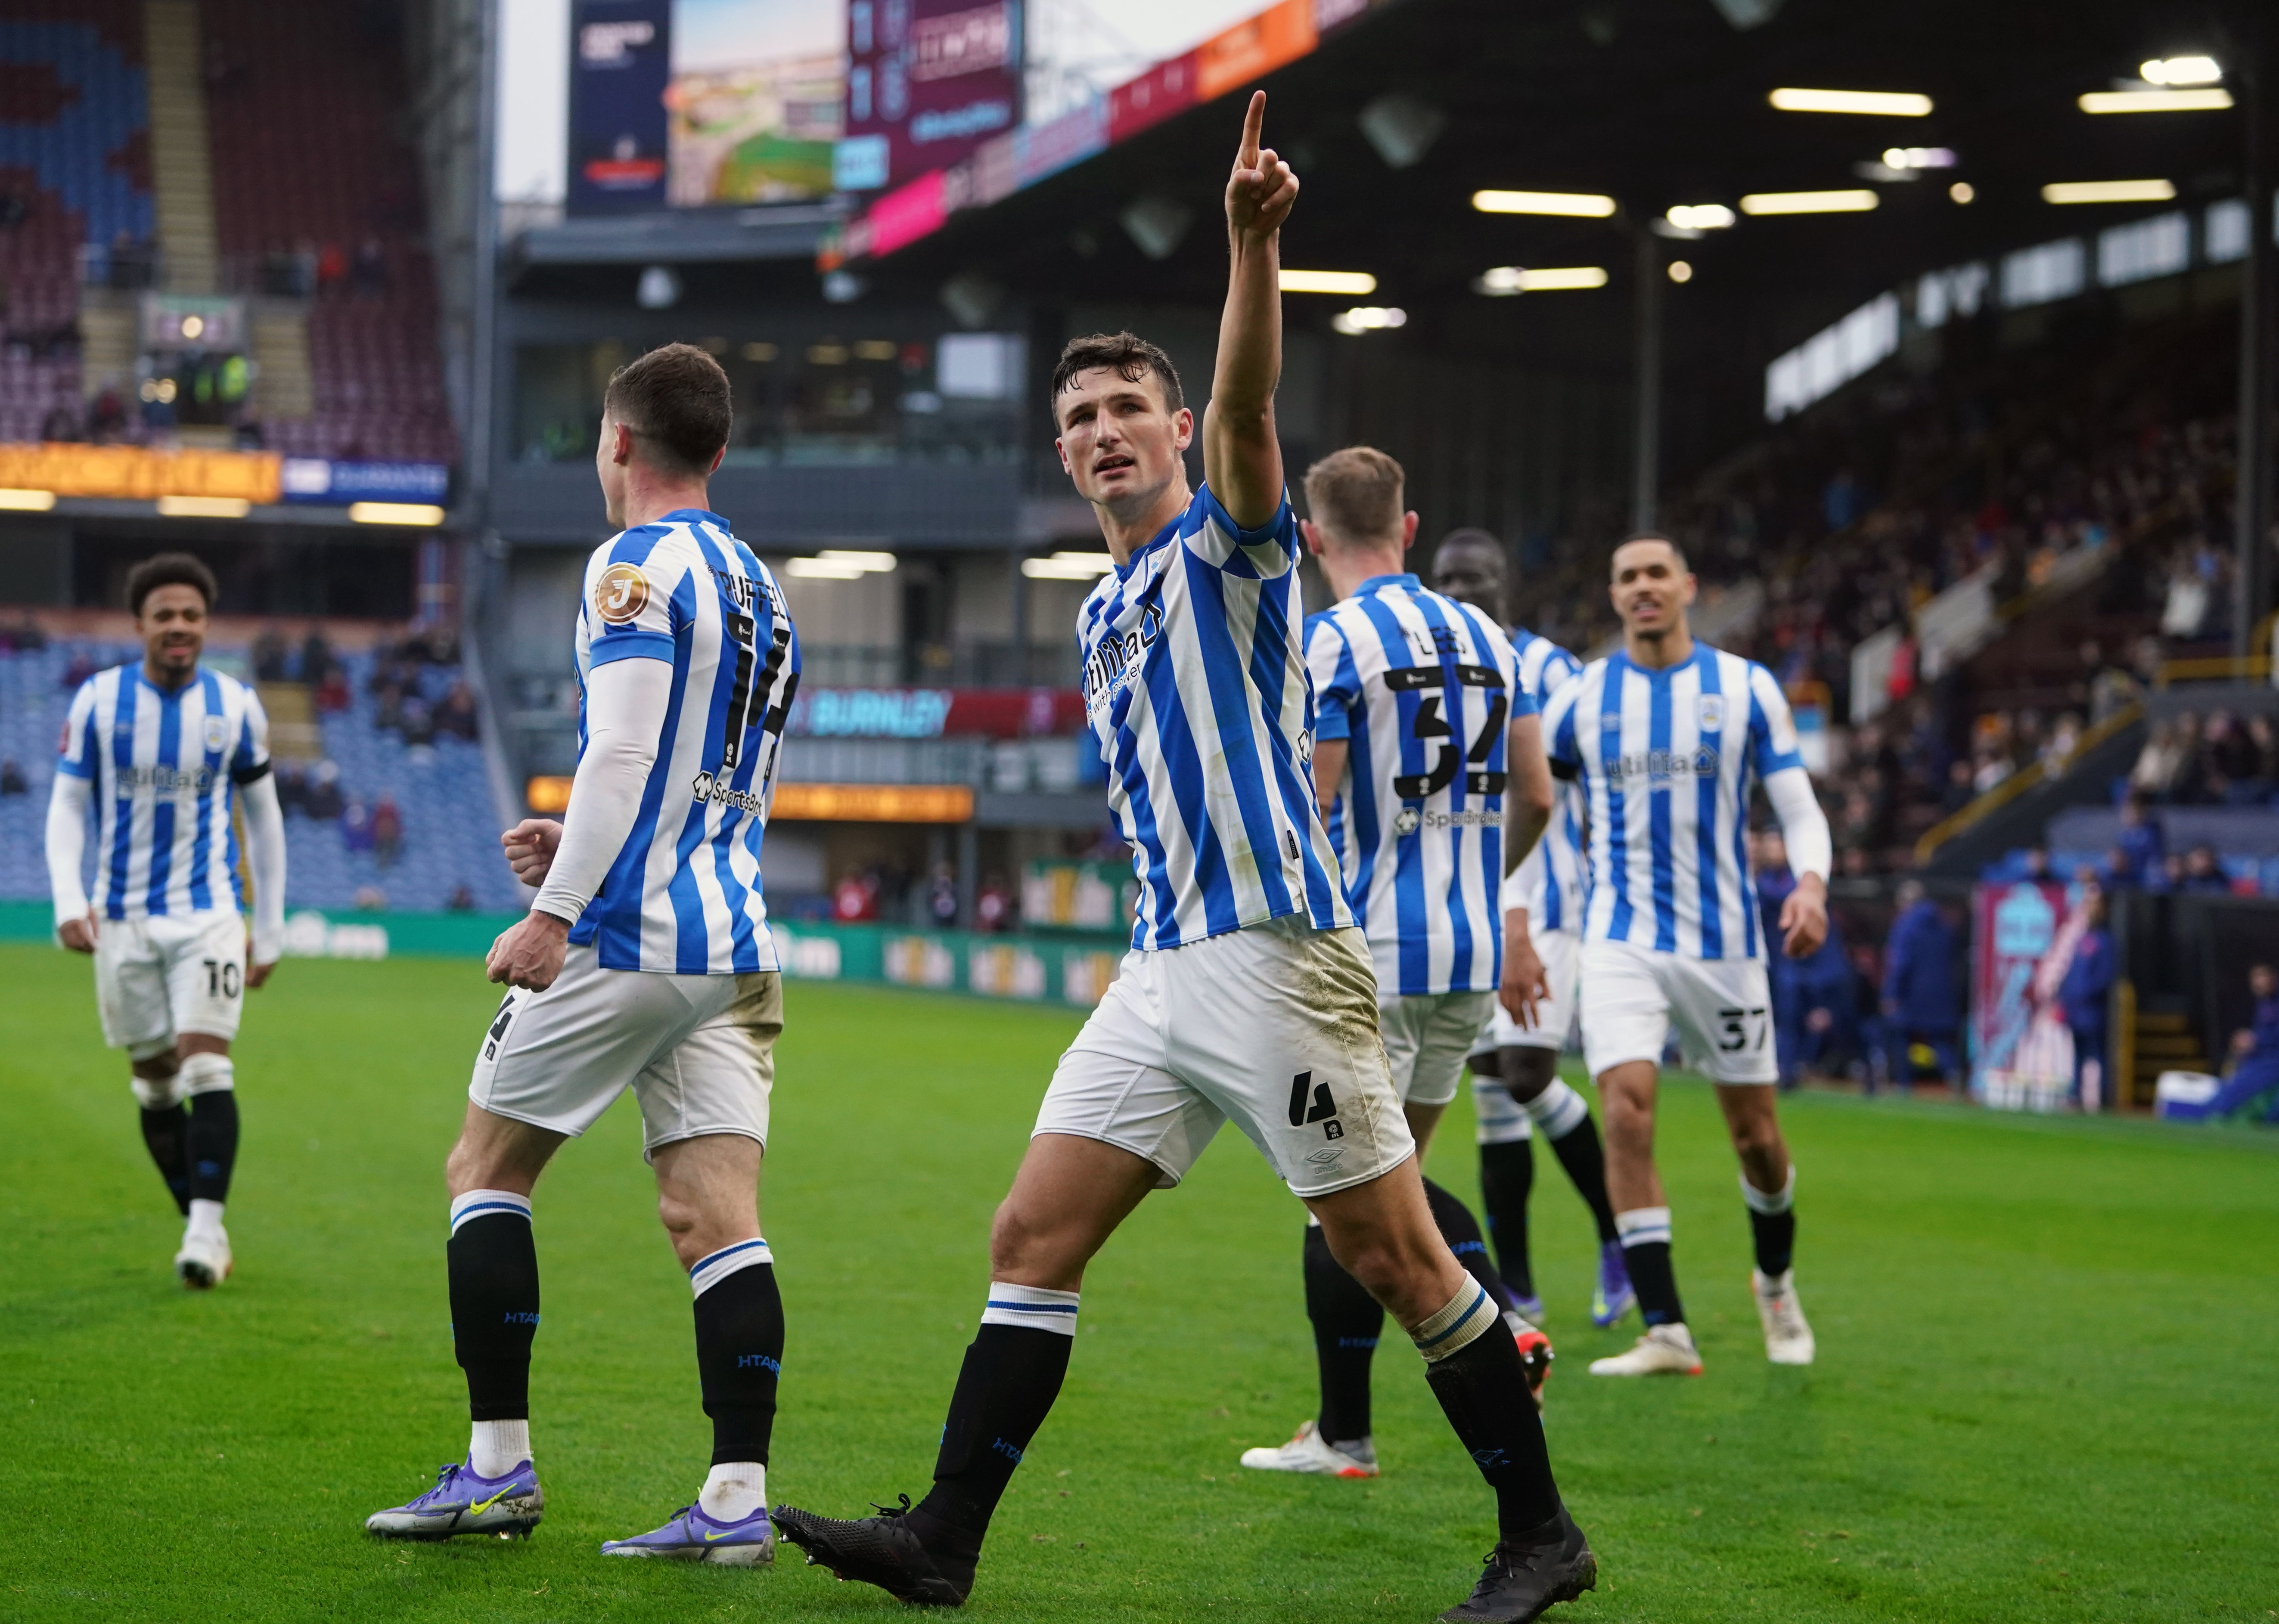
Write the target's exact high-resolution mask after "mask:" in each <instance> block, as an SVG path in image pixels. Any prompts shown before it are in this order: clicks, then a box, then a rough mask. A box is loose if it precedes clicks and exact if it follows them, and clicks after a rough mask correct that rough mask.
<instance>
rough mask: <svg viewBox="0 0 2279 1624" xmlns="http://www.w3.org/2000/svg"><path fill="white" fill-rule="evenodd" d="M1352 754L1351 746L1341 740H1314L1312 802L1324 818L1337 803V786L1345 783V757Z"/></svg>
mask: <svg viewBox="0 0 2279 1624" xmlns="http://www.w3.org/2000/svg"><path fill="white" fill-rule="evenodd" d="M1352 753H1353V746H1352V744H1351V743H1350V742H1349V741H1348V740H1346V739H1316V740H1314V802H1315V804H1316V806H1318V807H1320V808H1321V809H1322V816H1324V817H1327V816H1329V815H1330V808H1331V806H1333V805H1335V804H1336V802H1337V799H1338V786H1339V785H1341V784H1343V783H1344V782H1345V781H1346V757H1347V755H1351V754H1352Z"/></svg>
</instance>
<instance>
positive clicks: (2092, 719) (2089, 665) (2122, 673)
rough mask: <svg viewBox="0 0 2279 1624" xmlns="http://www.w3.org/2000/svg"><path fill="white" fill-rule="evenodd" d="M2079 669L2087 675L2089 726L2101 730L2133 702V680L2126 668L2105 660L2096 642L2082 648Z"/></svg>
mask: <svg viewBox="0 0 2279 1624" xmlns="http://www.w3.org/2000/svg"><path fill="white" fill-rule="evenodd" d="M2081 663H2082V668H2083V670H2085V671H2087V672H2088V683H2087V686H2088V690H2089V724H2090V725H2091V727H2101V726H2103V725H2104V724H2106V722H2107V721H2109V720H2111V719H2112V718H2113V717H2114V716H2115V715H2117V714H2118V713H2119V712H2121V711H2122V709H2126V708H2127V707H2128V706H2129V705H2131V704H2133V703H2135V702H2136V700H2137V682H2136V679H2135V678H2132V677H2130V676H2129V671H2128V669H2127V668H2126V667H2124V666H2121V665H2117V664H2114V663H2112V662H2111V661H2108V660H2107V659H2106V657H2105V654H2104V651H2103V649H2101V648H2100V647H2099V646H2098V645H2097V643H2096V642H2095V641H2093V640H2092V641H2091V642H2086V643H2083V645H2082V646H2081Z"/></svg>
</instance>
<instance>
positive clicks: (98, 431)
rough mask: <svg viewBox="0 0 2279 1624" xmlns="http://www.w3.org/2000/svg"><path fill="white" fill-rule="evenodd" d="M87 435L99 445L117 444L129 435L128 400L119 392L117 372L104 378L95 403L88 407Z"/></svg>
mask: <svg viewBox="0 0 2279 1624" xmlns="http://www.w3.org/2000/svg"><path fill="white" fill-rule="evenodd" d="M87 437H88V439H89V440H93V441H94V442H95V443H96V445H98V446H108V445H115V444H117V443H118V442H119V440H124V439H125V438H126V437H127V402H126V400H125V398H124V397H123V396H122V395H120V394H119V379H118V377H117V376H116V375H115V374H114V375H113V376H111V377H109V378H106V379H104V380H103V387H102V388H101V389H99V390H97V391H96V396H95V404H94V405H93V406H91V407H89V408H88V414H87Z"/></svg>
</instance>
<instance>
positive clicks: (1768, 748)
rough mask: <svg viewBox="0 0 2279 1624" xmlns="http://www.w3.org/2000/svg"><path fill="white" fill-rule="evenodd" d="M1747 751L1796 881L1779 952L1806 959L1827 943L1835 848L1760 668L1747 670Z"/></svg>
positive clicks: (1777, 694)
mask: <svg viewBox="0 0 2279 1624" xmlns="http://www.w3.org/2000/svg"><path fill="white" fill-rule="evenodd" d="M1749 748H1750V750H1751V751H1752V752H1753V756H1754V761H1755V765H1756V769H1757V771H1758V772H1759V773H1760V774H1761V776H1762V777H1763V778H1764V781H1765V799H1766V800H1768V801H1771V802H1772V807H1773V816H1775V817H1776V818H1778V819H1779V820H1780V826H1781V839H1783V840H1784V841H1786V842H1787V844H1788V866H1789V869H1790V870H1791V872H1792V873H1793V874H1795V876H1796V889H1795V890H1794V891H1792V892H1789V893H1788V900H1787V901H1785V902H1784V903H1782V904H1781V911H1780V928H1781V938H1782V943H1783V948H1784V951H1785V952H1786V953H1787V954H1788V956H1789V957H1790V958H1792V959H1808V958H1810V957H1811V956H1812V955H1813V954H1815V953H1817V952H1819V951H1820V944H1821V943H1822V942H1824V941H1826V940H1827V939H1828V877H1829V875H1830V872H1832V871H1833V870H1834V869H1835V867H1836V842H1835V840H1834V839H1832V838H1831V837H1830V834H1829V832H1828V815H1827V814H1826V813H1825V812H1823V811H1822V810H1821V809H1820V797H1819V795H1817V794H1816V793H1814V791H1813V787H1812V775H1811V774H1810V773H1808V772H1807V771H1806V770H1804V757H1803V756H1802V755H1800V754H1799V752H1798V749H1797V739H1796V718H1795V717H1794V716H1791V715H1790V714H1789V708H1788V696H1787V695H1786V694H1784V693H1782V692H1781V688H1780V684H1779V683H1777V682H1776V681H1774V680H1773V674H1772V673H1771V672H1770V671H1769V670H1765V668H1764V667H1763V666H1761V665H1753V666H1751V667H1750V668H1749Z"/></svg>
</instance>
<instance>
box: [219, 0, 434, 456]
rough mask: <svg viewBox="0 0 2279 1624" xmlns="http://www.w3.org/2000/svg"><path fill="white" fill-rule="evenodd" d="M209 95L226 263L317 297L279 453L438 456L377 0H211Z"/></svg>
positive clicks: (414, 190) (430, 339)
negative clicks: (306, 411) (299, 0)
mask: <svg viewBox="0 0 2279 1624" xmlns="http://www.w3.org/2000/svg"><path fill="white" fill-rule="evenodd" d="M203 22H204V27H205V39H206V52H207V57H206V69H205V84H206V107H207V119H208V127H209V129H210V131H211V142H212V149H213V166H214V211H215V223H216V227H217V230H218V233H219V238H220V246H221V250H222V254H223V257H224V258H225V260H226V262H227V263H228V264H230V266H231V267H232V274H233V276H234V278H235V279H236V280H238V281H239V282H240V283H241V285H242V286H243V287H245V288H246V290H247V291H254V290H259V291H262V292H265V293H269V294H272V295H288V296H291V295H303V296H306V295H313V302H312V303H311V305H310V307H309V312H308V324H309V325H308V354H309V363H310V370H311V384H312V387H313V404H314V410H313V413H312V415H311V417H309V418H308V419H307V420H306V421H304V422H294V421H279V422H274V423H265V424H264V425H263V433H264V436H265V443H266V444H267V445H268V446H269V447H270V448H272V449H273V450H280V451H283V452H285V453H287V454H288V455H298V456H335V457H346V458H350V459H361V458H375V459H380V460H384V461H385V460H397V461H406V462H436V463H449V462H453V461H456V460H457V435H456V433H455V432H454V431H453V429H452V427H451V420H450V412H449V407H448V404H447V402H446V401H445V397H444V393H443V383H442V373H441V361H440V359H439V357H438V356H437V354H436V349H435V333H436V314H435V312H436V298H435V276H434V266H433V264H431V263H430V261H429V258H428V256H427V249H426V242H425V215H424V211H423V208H422V205H421V202H420V188H419V179H418V167H417V164H416V160H415V157H414V155H413V153H412V150H411V148H410V147H409V146H407V145H406V144H405V143H404V142H403V140H402V139H401V138H400V136H399V134H398V129H399V127H400V124H401V118H400V115H401V114H402V112H403V109H404V107H405V106H406V104H407V103H408V102H409V101H410V99H411V93H410V90H409V88H408V87H407V86H406V84H405V82H404V73H403V53H402V51H401V50H400V49H399V48H398V47H397V45H396V42H395V41H394V39H393V38H387V39H380V38H375V37H373V31H374V30H376V29H381V28H384V27H386V26H387V25H386V23H385V21H384V19H383V17H382V14H381V13H380V11H378V10H377V9H375V8H369V7H357V6H330V5H326V6H280V5H277V4H269V3H266V0H208V4H206V5H205V6H204V7H203Z"/></svg>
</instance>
